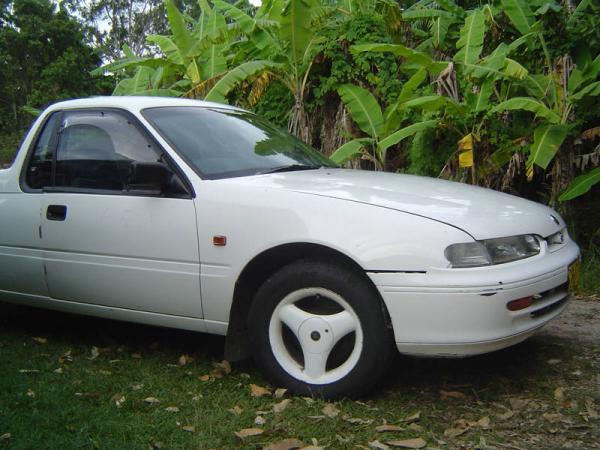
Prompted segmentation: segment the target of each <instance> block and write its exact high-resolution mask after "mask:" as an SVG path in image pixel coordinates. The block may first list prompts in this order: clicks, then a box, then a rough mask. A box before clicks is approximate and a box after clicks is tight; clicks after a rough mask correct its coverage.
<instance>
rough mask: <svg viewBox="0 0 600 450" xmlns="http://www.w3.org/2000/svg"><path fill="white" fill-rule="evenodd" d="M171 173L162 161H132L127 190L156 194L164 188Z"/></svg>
mask: <svg viewBox="0 0 600 450" xmlns="http://www.w3.org/2000/svg"><path fill="white" fill-rule="evenodd" d="M172 175H173V173H172V172H171V170H170V169H169V168H168V167H167V166H165V165H164V164H162V163H159V162H139V161H134V162H132V163H131V166H130V171H129V180H128V183H127V190H128V191H135V192H140V193H144V194H154V195H158V194H161V193H162V192H163V191H164V190H165V187H166V186H167V185H168V183H169V180H170V179H171V176H172Z"/></svg>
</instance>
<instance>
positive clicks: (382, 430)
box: [375, 424, 404, 433]
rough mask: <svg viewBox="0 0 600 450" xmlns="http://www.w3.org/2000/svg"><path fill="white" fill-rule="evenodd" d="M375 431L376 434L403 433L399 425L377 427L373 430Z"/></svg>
mask: <svg viewBox="0 0 600 450" xmlns="http://www.w3.org/2000/svg"><path fill="white" fill-rule="evenodd" d="M375 430H377V432H378V433H387V432H395V431H404V428H402V427H401V426H399V425H387V424H386V425H379V426H378V427H376V428H375Z"/></svg>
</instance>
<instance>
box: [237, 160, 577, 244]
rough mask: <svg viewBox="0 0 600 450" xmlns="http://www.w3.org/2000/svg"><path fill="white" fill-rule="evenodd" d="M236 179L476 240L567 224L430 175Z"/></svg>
mask: <svg viewBox="0 0 600 450" xmlns="http://www.w3.org/2000/svg"><path fill="white" fill-rule="evenodd" d="M233 180H234V179H230V181H233ZM235 180H237V181H238V182H242V183H244V184H246V183H248V184H252V185H257V186H260V187H263V188H265V187H269V188H276V189H285V190H289V191H294V192H300V193H304V194H310V195H319V196H324V197H330V198H336V199H340V200H346V201H353V202H360V203H367V204H370V205H374V206H378V207H382V208H389V209H394V210H397V211H402V212H406V213H409V214H415V215H419V216H422V217H427V218H429V219H432V220H436V221H439V222H443V223H446V224H449V225H452V226H454V227H457V228H460V229H462V230H463V231H465V232H467V233H468V234H470V235H471V236H472V237H473V238H475V239H489V238H494V237H502V236H513V235H518V234H538V235H541V236H544V237H545V236H549V235H550V234H553V233H555V232H557V231H558V230H560V229H561V228H562V227H564V226H565V224H564V221H563V220H562V218H561V217H560V216H559V215H558V214H557V213H556V212H554V211H553V210H552V209H550V208H548V207H546V206H544V205H541V204H539V203H534V202H531V201H529V200H524V199H522V198H519V197H515V196H513V195H508V194H503V193H501V192H497V191H494V190H491V189H484V188H480V187H476V186H471V185H467V184H463V183H456V182H451V181H446V180H440V179H436V178H429V177H420V176H414V175H405V174H393V173H382V172H371V171H362V170H346V169H319V170H306V171H297V172H284V173H275V174H269V175H259V176H253V177H245V178H243V179H240V178H237V179H235ZM242 180H243V181H242ZM292 207H293V205H292ZM552 216H553V217H554V219H553V217H552ZM374 219H375V218H374ZM556 221H558V222H559V223H558V224H557V223H556Z"/></svg>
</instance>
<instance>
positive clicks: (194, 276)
mask: <svg viewBox="0 0 600 450" xmlns="http://www.w3.org/2000/svg"><path fill="white" fill-rule="evenodd" d="M0 230H1V231H0V298H2V299H3V300H5V301H9V302H15V303H19V304H24V305H31V306H39V307H45V308H52V309H57V310H61V311H68V312H72V313H78V314H89V315H94V316H99V317H105V318H109V319H115V320H126V321H132V322H141V323H146V324H152V325H159V326H164V327H174V328H182V329H187V330H195V331H199V332H206V333H216V334H221V335H226V336H227V339H226V345H225V347H226V349H225V350H226V357H227V358H229V359H230V360H239V359H242V358H245V357H248V356H253V357H254V359H255V360H256V362H257V364H258V365H259V366H260V367H261V368H262V369H263V371H264V372H265V374H266V375H268V377H269V378H270V379H271V380H272V382H273V383H274V384H275V385H277V386H285V387H287V388H289V389H291V390H292V391H294V392H297V393H302V394H314V395H319V396H324V397H335V396H339V395H360V394H363V393H365V392H367V391H368V390H369V389H370V388H372V387H373V386H374V385H375V383H376V382H377V381H378V380H379V379H380V378H381V376H382V374H383V372H384V371H385V370H386V362H387V361H388V359H389V358H390V356H392V354H393V353H392V352H393V351H394V345H395V347H396V348H397V349H398V350H399V351H400V352H402V353H405V354H410V355H424V356H467V355H475V354H479V353H484V352H490V351H493V350H498V349H501V348H504V347H507V346H510V345H513V344H516V343H518V342H521V341H523V340H524V339H525V338H527V337H528V336H530V335H532V334H533V333H534V332H535V331H536V330H538V329H539V328H540V327H542V326H543V325H545V324H546V323H548V322H549V321H550V320H552V319H553V318H555V317H556V316H558V315H559V314H560V313H561V311H563V309H564V308H565V306H566V303H567V300H568V297H569V296H568V288H569V286H568V283H569V273H572V274H575V272H576V270H577V262H578V260H579V249H578V247H577V245H576V244H575V242H573V241H572V240H571V238H570V237H569V235H568V233H567V230H566V227H565V222H564V221H563V219H562V218H561V217H560V216H559V215H558V214H557V213H556V212H555V211H553V210H552V209H550V208H547V207H546V206H542V205H540V204H536V203H533V202H530V201H527V200H523V199H521V198H517V197H513V196H510V195H506V194H502V193H498V192H495V191H492V190H488V189H482V188H478V187H472V186H468V185H464V184H459V183H453V182H449V181H443V180H438V179H431V178H424V177H417V176H409V175H399V174H391V173H376V172H367V171H356V170H344V169H339V168H336V167H334V165H333V164H332V163H331V162H330V161H329V160H328V159H326V158H325V157H323V156H322V155H321V154H320V153H318V152H317V151H315V150H313V149H312V148H310V147H308V146H307V145H305V144H303V143H301V142H300V141H298V140H297V139H295V138H293V137H291V136H289V135H288V134H287V133H284V132H282V131H279V130H278V129H276V128H274V127H273V126H271V125H269V124H268V123H267V122H265V121H264V120H263V119H261V118H260V117H257V116H256V115H254V114H252V113H250V112H247V111H243V110H240V109H237V108H233V107H228V106H224V105H219V104H212V103H204V102H199V101H192V100H182V99H167V98H151V97H100V98H93V99H85V100H74V101H68V102H62V103H57V104H55V105H53V106H51V107H50V108H48V109H47V110H46V111H44V113H43V114H42V115H41V117H40V118H39V119H38V120H37V121H36V123H35V124H34V126H33V128H32V130H31V131H30V133H29V135H28V136H27V137H26V138H25V140H24V142H23V144H22V147H21V149H20V151H19V153H18V155H17V157H16V160H15V162H14V164H13V165H12V167H10V168H9V169H6V170H0Z"/></svg>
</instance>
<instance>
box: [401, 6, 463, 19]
mask: <svg viewBox="0 0 600 450" xmlns="http://www.w3.org/2000/svg"><path fill="white" fill-rule="evenodd" d="M438 17H446V18H448V19H451V18H452V14H450V13H449V12H448V11H444V10H442V9H431V8H424V9H414V10H410V11H405V12H403V13H402V18H403V19H404V20H415V19H435V18H438Z"/></svg>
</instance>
